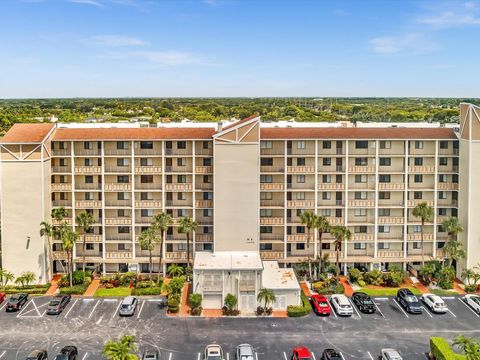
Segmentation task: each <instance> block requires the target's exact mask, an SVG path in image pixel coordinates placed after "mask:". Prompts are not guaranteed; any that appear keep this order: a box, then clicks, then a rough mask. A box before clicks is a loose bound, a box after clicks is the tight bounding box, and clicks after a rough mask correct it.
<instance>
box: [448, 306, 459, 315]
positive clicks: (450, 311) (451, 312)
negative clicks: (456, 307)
mask: <svg viewBox="0 0 480 360" xmlns="http://www.w3.org/2000/svg"><path fill="white" fill-rule="evenodd" d="M447 311H448V312H449V313H450V314H452V315H453V316H454V317H457V315H455V314H454V313H453V311H452V310H450V309H448V308H447Z"/></svg>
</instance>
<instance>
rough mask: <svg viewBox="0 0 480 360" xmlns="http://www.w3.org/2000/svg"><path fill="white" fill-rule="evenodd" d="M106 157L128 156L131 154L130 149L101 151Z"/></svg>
mask: <svg viewBox="0 0 480 360" xmlns="http://www.w3.org/2000/svg"><path fill="white" fill-rule="evenodd" d="M103 154H104V155H106V156H112V155H113V156H129V155H131V154H132V149H108V148H106V149H105V150H103Z"/></svg>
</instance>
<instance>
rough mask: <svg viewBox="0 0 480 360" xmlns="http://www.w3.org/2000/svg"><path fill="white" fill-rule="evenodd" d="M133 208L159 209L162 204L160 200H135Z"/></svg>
mask: <svg viewBox="0 0 480 360" xmlns="http://www.w3.org/2000/svg"><path fill="white" fill-rule="evenodd" d="M135 207H136V208H141V209H148V208H161V207H162V202H161V201H160V200H136V201H135Z"/></svg>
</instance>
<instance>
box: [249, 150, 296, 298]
mask: <svg viewBox="0 0 480 360" xmlns="http://www.w3.org/2000/svg"><path fill="white" fill-rule="evenodd" d="M283 145H284V154H283V167H284V169H283V201H284V203H283V214H284V220H283V222H284V225H283V232H284V236H283V241H284V246H283V252H284V253H283V258H284V259H286V258H287V244H288V238H287V237H288V234H287V209H288V206H287V201H288V200H287V192H288V189H287V158H288V154H287V151H288V150H287V140H285V141H284V143H283ZM272 196H273V195H272ZM255 296H256V294H255Z"/></svg>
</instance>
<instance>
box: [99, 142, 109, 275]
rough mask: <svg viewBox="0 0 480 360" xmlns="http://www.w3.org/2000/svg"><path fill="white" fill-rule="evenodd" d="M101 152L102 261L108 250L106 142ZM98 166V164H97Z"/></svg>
mask: <svg viewBox="0 0 480 360" xmlns="http://www.w3.org/2000/svg"><path fill="white" fill-rule="evenodd" d="M101 147H102V148H101V151H100V159H101V170H102V173H101V176H102V189H101V194H102V247H103V250H102V259H103V260H105V252H106V250H107V245H106V241H105V240H106V233H107V229H106V227H105V156H104V155H105V153H104V151H105V142H103V141H102V142H101ZM97 165H98V164H97ZM106 267H107V265H106V264H105V261H104V262H103V274H104V275H105V273H106V272H107V270H106Z"/></svg>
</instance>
